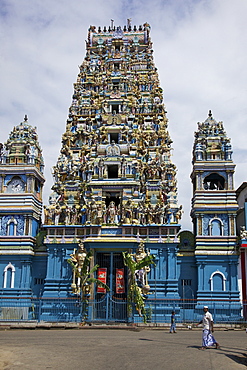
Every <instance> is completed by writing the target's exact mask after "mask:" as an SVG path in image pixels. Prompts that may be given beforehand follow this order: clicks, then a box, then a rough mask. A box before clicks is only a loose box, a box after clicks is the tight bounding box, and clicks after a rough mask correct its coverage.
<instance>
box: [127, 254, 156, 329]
mask: <svg viewBox="0 0 247 370" xmlns="http://www.w3.org/2000/svg"><path fill="white" fill-rule="evenodd" d="M123 258H124V264H125V266H127V267H128V268H129V272H130V281H129V290H128V312H129V315H131V313H132V304H134V305H135V308H136V310H137V312H138V314H139V316H141V317H143V321H144V323H146V321H147V315H146V310H145V299H146V294H147V291H148V288H147V285H143V286H140V284H139V282H138V279H137V278H136V276H137V273H138V272H140V271H145V270H146V269H147V268H148V269H149V266H150V265H151V264H152V265H154V266H156V265H155V263H154V256H153V255H146V256H145V257H144V258H143V259H142V260H141V261H139V262H137V261H135V259H134V258H133V255H132V254H130V253H128V252H123Z"/></svg>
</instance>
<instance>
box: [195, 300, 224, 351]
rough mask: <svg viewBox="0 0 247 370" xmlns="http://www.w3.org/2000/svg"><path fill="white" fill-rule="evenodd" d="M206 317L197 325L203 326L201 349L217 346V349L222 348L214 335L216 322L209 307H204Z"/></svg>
mask: <svg viewBox="0 0 247 370" xmlns="http://www.w3.org/2000/svg"><path fill="white" fill-rule="evenodd" d="M203 311H204V316H203V318H202V320H201V321H200V322H199V323H198V324H197V325H200V324H203V329H202V347H201V348H200V349H206V348H207V347H211V346H213V345H215V348H216V349H219V348H220V345H219V343H217V342H216V340H215V338H214V336H213V335H212V333H213V332H214V322H213V317H212V315H211V313H210V312H209V311H208V306H204V307H203Z"/></svg>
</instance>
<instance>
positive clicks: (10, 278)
mask: <svg viewBox="0 0 247 370" xmlns="http://www.w3.org/2000/svg"><path fill="white" fill-rule="evenodd" d="M3 275H4V277H3V287H4V288H7V289H13V288H14V285H15V267H14V266H13V265H12V263H11V262H9V264H8V265H7V266H6V267H5V268H4V272H3Z"/></svg>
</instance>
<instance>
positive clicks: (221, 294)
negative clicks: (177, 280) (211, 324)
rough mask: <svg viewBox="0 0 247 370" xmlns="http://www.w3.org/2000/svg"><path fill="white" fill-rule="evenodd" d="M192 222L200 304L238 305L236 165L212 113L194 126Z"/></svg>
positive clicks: (226, 140)
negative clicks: (234, 181)
mask: <svg viewBox="0 0 247 370" xmlns="http://www.w3.org/2000/svg"><path fill="white" fill-rule="evenodd" d="M192 163H193V170H192V174H191V179H192V183H193V198H192V210H191V216H192V220H193V225H194V234H195V243H196V248H195V257H196V262H197V267H198V292H197V298H198V302H199V303H200V301H204V302H207V303H208V302H209V301H210V299H219V300H222V301H221V302H219V303H218V305H219V306H220V305H223V306H224V299H226V300H238V299H239V289H238V279H237V264H238V255H237V253H236V241H237V236H236V215H237V210H238V204H237V201H236V194H235V191H234V185H233V175H234V169H235V165H234V163H233V161H232V148H231V144H230V139H229V138H228V137H227V135H226V132H225V131H224V127H223V123H222V122H216V120H215V119H214V118H213V116H212V113H211V111H209V115H208V118H207V119H206V120H205V121H204V122H203V123H198V130H197V131H196V132H195V142H194V148H193V162H192Z"/></svg>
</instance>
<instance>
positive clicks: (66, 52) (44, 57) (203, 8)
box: [0, 0, 247, 230]
mask: <svg viewBox="0 0 247 370" xmlns="http://www.w3.org/2000/svg"><path fill="white" fill-rule="evenodd" d="M246 16H247V1H244V0H234V2H233V1H232V0H152V1H150V0H149V1H148V0H142V1H140V0H129V1H127V0H107V1H101V0H93V1H86V0H70V1H67V0H18V1H16V0H6V1H5V0H0V43H1V47H0V142H6V140H7V138H8V135H9V133H10V131H11V130H12V129H13V127H14V126H16V125H18V124H19V123H20V122H22V121H23V118H24V116H25V114H27V115H28V119H29V123H30V124H31V125H32V126H36V127H37V131H38V136H39V143H40V145H41V147H42V149H43V156H44V160H45V177H46V183H45V188H44V197H43V200H44V204H48V197H49V194H50V193H51V186H52V184H53V179H52V175H51V169H52V166H54V165H55V164H56V161H57V158H58V155H59V152H60V149H61V137H62V134H63V133H64V131H65V126H66V120H67V117H68V109H69V107H70V105H71V99H72V94H73V83H74V82H75V81H76V78H77V75H78V73H79V68H78V66H79V65H80V64H81V63H82V61H83V59H84V57H85V40H86V38H87V32H88V28H89V26H90V25H94V26H96V27H98V26H101V27H103V26H107V27H108V26H109V25H110V23H111V19H113V20H114V25H115V26H124V25H125V24H127V19H128V18H131V20H132V25H137V26H139V25H140V24H144V23H145V22H148V23H149V24H150V26H151V39H152V42H153V50H154V59H155V64H156V67H157V68H158V73H159V78H160V85H161V87H162V89H163V93H164V102H165V106H166V111H167V117H168V119H169V124H168V125H169V126H168V129H169V132H170V136H171V139H172V140H173V144H172V147H173V157H172V161H173V162H174V163H175V165H176V166H177V169H178V173H177V181H178V198H179V204H181V205H183V210H184V214H183V218H182V220H181V225H182V229H183V230H185V229H186V230H192V225H191V218H190V207H191V197H192V184H191V180H190V174H191V170H192V164H191V160H192V147H193V141H194V132H195V131H196V130H197V122H203V121H205V119H206V118H207V116H208V111H209V110H212V113H213V117H214V118H215V119H216V121H223V124H224V127H225V130H226V133H227V135H228V137H230V138H231V144H232V149H233V161H234V163H235V164H236V172H235V188H236V189H237V188H238V187H239V186H240V185H241V183H242V182H244V181H247V175H246V169H247V163H246V162H247V148H246V139H247V130H246V120H247V68H246V66H247V47H246V46H247V31H246Z"/></svg>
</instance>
